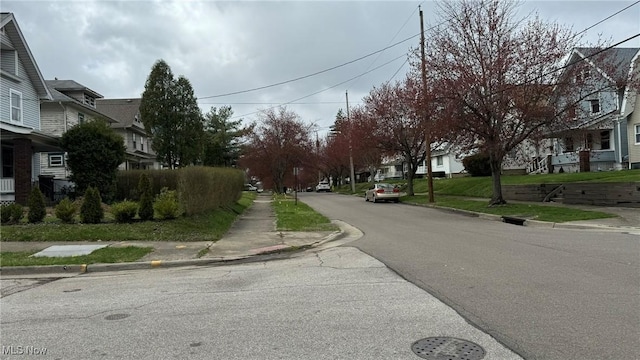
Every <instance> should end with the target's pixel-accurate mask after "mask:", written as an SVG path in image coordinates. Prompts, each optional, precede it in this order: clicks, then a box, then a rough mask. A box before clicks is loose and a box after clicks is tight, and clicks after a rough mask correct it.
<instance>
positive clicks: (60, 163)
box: [49, 153, 64, 167]
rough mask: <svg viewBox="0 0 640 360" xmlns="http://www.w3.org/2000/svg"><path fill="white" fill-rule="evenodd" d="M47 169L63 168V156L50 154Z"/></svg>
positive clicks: (61, 154)
mask: <svg viewBox="0 0 640 360" xmlns="http://www.w3.org/2000/svg"><path fill="white" fill-rule="evenodd" d="M54 159H55V161H54ZM58 159H59V160H58ZM49 167H64V154H63V153H50V154H49Z"/></svg>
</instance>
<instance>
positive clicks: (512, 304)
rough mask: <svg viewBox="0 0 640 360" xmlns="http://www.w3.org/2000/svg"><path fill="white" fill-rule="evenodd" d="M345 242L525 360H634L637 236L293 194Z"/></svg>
mask: <svg viewBox="0 0 640 360" xmlns="http://www.w3.org/2000/svg"><path fill="white" fill-rule="evenodd" d="M300 199H301V200H302V201H304V202H305V203H307V204H308V205H310V206H311V207H313V208H314V209H315V210H317V211H319V212H321V213H323V214H324V215H326V216H327V217H329V218H331V219H338V220H342V221H344V222H347V223H349V224H351V225H353V226H355V227H357V228H358V229H360V230H361V231H363V232H364V234H365V235H364V237H363V238H361V239H360V240H357V241H355V242H352V243H350V244H349V246H356V247H358V248H359V249H361V250H362V251H364V252H366V253H368V254H370V255H372V256H373V257H375V258H377V259H379V260H380V261H382V262H383V263H384V264H386V265H387V266H388V267H390V268H391V269H393V270H394V271H396V272H397V273H398V274H400V275H401V276H403V277H404V278H406V279H407V280H409V281H410V282H412V283H414V284H416V285H418V286H419V287H421V288H423V289H425V290H427V291H428V292H430V293H431V294H433V295H435V296H436V297H437V298H439V299H440V300H442V301H443V302H445V303H446V304H447V305H449V306H451V307H452V308H454V309H455V310H456V311H458V313H460V314H461V315H462V316H463V317H465V318H466V319H467V320H468V321H469V322H471V323H472V324H474V325H475V326H477V327H478V328H480V329H482V330H483V331H485V332H486V333H488V334H490V335H491V336H493V337H494V338H496V339H497V340H498V341H500V342H501V343H503V344H505V345H506V346H507V347H509V348H510V349H512V350H513V351H515V352H516V353H518V354H520V355H521V356H523V357H524V358H526V359H559V360H568V359H621V360H624V359H638V349H639V348H640V237H638V236H637V235H628V234H621V233H611V232H597V231H592V230H562V229H543V228H530V227H521V226H516V225H509V224H504V223H501V222H496V221H488V220H483V219H479V218H474V217H468V216H463V215H459V214H454V213H449V212H446V211H442V210H437V209H431V208H424V207H416V206H410V205H403V204H393V203H381V204H373V203H367V202H365V201H364V200H363V199H362V198H357V197H350V196H342V195H337V194H315V193H309V194H301V196H300Z"/></svg>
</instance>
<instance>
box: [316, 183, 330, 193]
mask: <svg viewBox="0 0 640 360" xmlns="http://www.w3.org/2000/svg"><path fill="white" fill-rule="evenodd" d="M320 191H327V192H329V191H331V185H329V183H328V182H324V181H321V182H319V183H318V185H316V192H320Z"/></svg>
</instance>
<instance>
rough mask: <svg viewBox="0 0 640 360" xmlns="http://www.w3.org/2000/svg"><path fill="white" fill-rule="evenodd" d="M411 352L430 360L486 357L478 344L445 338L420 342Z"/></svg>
mask: <svg viewBox="0 0 640 360" xmlns="http://www.w3.org/2000/svg"><path fill="white" fill-rule="evenodd" d="M411 350H413V352H414V353H415V354H416V355H418V356H420V357H421V358H423V359H429V360H480V359H482V358H484V355H485V352H484V349H483V348H482V347H481V346H480V345H478V344H475V343H472V342H470V341H466V340H462V339H456V338H452V337H444V336H443V337H430V338H426V339H422V340H418V341H416V342H414V343H413V345H411Z"/></svg>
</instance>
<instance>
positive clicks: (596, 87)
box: [524, 48, 640, 173]
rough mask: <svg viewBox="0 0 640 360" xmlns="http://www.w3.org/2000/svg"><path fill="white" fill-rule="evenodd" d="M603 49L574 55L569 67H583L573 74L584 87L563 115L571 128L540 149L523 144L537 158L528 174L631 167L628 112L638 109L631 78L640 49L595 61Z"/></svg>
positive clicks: (603, 55)
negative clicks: (630, 82)
mask: <svg viewBox="0 0 640 360" xmlns="http://www.w3.org/2000/svg"><path fill="white" fill-rule="evenodd" d="M598 50H599V49H595V48H576V49H574V51H573V52H572V54H571V56H570V58H569V60H568V64H580V65H581V70H580V71H579V72H577V73H575V74H572V75H571V76H575V77H576V80H579V81H576V84H581V85H576V87H577V89H576V91H575V95H576V99H578V100H577V103H576V104H575V106H574V107H573V108H572V109H571V111H567V112H565V113H564V114H563V116H565V117H568V119H569V120H571V122H570V123H571V124H572V125H571V126H570V127H566V128H564V129H557V130H556V131H554V132H552V133H550V134H549V135H548V136H547V137H546V139H545V140H542V141H540V142H538V143H536V144H533V143H528V144H524V146H528V147H529V150H528V152H529V153H535V155H534V156H533V159H532V161H531V162H530V163H529V165H528V172H529V173H536V172H539V173H546V172H559V171H564V172H577V171H608V170H621V169H626V168H628V167H629V151H630V147H629V138H630V136H629V134H628V128H629V126H628V123H629V122H630V121H631V116H632V112H631V111H632V110H631V111H629V107H630V106H631V107H632V106H633V104H635V96H636V94H635V92H633V91H631V89H630V88H629V85H628V84H627V82H626V79H627V78H628V77H629V75H630V71H632V70H633V63H634V62H637V58H638V53H639V51H640V49H639V48H612V49H608V50H606V51H604V52H602V53H599V54H597V56H594V54H596V52H597V51H598ZM571 101H574V100H571V99H570V100H569V102H571ZM625 108H626V109H625ZM533 148H535V150H531V149H533ZM581 157H582V158H581Z"/></svg>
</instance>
